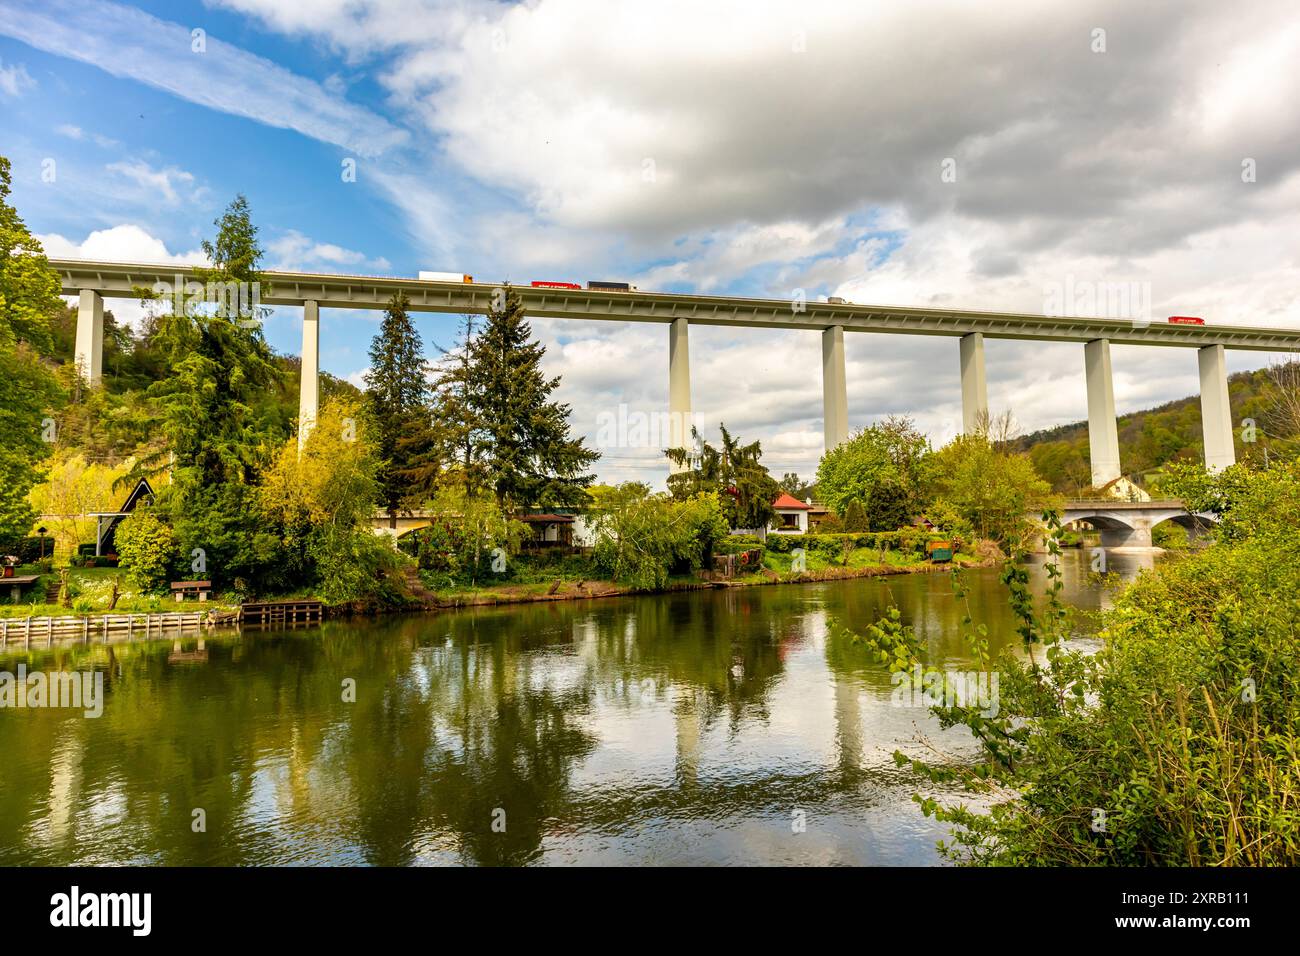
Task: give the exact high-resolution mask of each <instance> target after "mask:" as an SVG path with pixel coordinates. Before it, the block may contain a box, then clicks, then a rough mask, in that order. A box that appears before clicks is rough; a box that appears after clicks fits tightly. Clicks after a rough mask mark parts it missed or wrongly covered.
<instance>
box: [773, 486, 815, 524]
mask: <svg viewBox="0 0 1300 956" xmlns="http://www.w3.org/2000/svg"><path fill="white" fill-rule="evenodd" d="M772 507H773V508H775V509H776V517H775V518H773V519H772V533H773V534H807V533H808V512H810V511H812V510H813V509H812V505H808V504H804V503H803V502H802V501H800V500H799V499H798V498H796V497H795V496H794V495H790V494H786V493H785V492H781V495H780V497H779V498H777V499H776V501H774V502H772Z"/></svg>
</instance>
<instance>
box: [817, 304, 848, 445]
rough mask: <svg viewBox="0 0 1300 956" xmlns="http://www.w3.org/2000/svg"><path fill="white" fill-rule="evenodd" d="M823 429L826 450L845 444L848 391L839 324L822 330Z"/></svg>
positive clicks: (841, 331)
mask: <svg viewBox="0 0 1300 956" xmlns="http://www.w3.org/2000/svg"><path fill="white" fill-rule="evenodd" d="M822 428H823V435H824V437H825V442H826V450H827V451H830V450H831V449H832V448H835V447H836V446H838V445H842V444H843V443H844V442H846V441H848V438H849V390H848V379H847V377H846V375H845V373H844V327H843V326H840V325H832V326H831V327H830V328H827V329H822Z"/></svg>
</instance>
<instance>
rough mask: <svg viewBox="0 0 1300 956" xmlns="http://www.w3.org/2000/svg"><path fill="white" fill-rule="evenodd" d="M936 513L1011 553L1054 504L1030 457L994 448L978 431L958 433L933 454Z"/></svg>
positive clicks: (1022, 543) (1034, 529) (1033, 531)
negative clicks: (945, 514) (952, 518)
mask: <svg viewBox="0 0 1300 956" xmlns="http://www.w3.org/2000/svg"><path fill="white" fill-rule="evenodd" d="M933 463H934V471H935V476H936V477H935V492H936V498H937V509H936V510H937V511H940V512H943V511H946V512H948V513H951V514H954V515H956V516H958V518H959V519H960V520H961V521H962V522H964V523H965V524H966V526H968V527H969V528H970V530H971V531H972V532H973V533H974V534H975V535H976V536H978V537H980V538H988V539H991V540H993V541H996V542H998V543H999V544H1000V545H1001V546H1002V547H1004V548H1007V549H1009V550H1011V551H1018V550H1021V549H1022V548H1023V546H1024V545H1025V543H1026V542H1027V541H1028V540H1029V537H1030V536H1031V535H1034V534H1036V533H1037V526H1036V525H1035V523H1034V521H1033V520H1032V518H1033V516H1035V515H1037V514H1038V513H1040V512H1042V511H1043V510H1044V509H1045V508H1048V507H1050V506H1052V505H1053V504H1054V503H1055V502H1054V499H1053V497H1052V494H1051V487H1050V486H1049V485H1048V483H1047V482H1046V481H1044V480H1043V479H1042V478H1040V477H1039V476H1038V472H1036V471H1035V470H1034V463H1033V462H1032V461H1031V460H1030V458H1029V456H1028V455H1025V454H1023V453H1020V452H1015V451H1011V450H1009V449H1003V448H998V447H995V446H994V444H993V443H992V442H990V441H989V440H988V438H987V437H986V436H985V435H983V434H980V433H975V434H972V435H959V436H957V437H956V438H955V439H953V440H952V441H951V442H949V443H948V444H947V445H945V446H944V447H943V448H941V449H940V450H939V451H938V452H936V453H935V454H934V456H933Z"/></svg>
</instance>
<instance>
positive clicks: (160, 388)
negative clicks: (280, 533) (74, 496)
mask: <svg viewBox="0 0 1300 956" xmlns="http://www.w3.org/2000/svg"><path fill="white" fill-rule="evenodd" d="M216 225H217V226H218V227H219V231H218V235H217V238H216V240H215V241H214V242H208V241H207V240H205V241H204V243H203V249H204V252H206V253H207V255H208V256H209V258H210V259H211V261H212V267H211V268H210V269H204V270H199V281H200V282H203V283H205V284H208V283H211V287H212V288H220V287H224V286H226V284H227V283H236V284H239V283H243V284H245V285H244V286H243V287H244V288H250V289H251V288H252V287H254V286H253V284H254V283H260V282H261V279H260V277H259V274H258V272H257V265H258V262H259V260H260V258H261V254H262V250H261V247H260V246H259V245H258V243H257V228H256V227H255V226H254V225H253V224H252V222H251V219H250V214H249V209H248V201H247V200H246V199H244V197H243V196H238V197H236V198H235V200H234V201H233V202H232V203H231V204H230V206H229V207H228V208H227V210H226V212H225V214H224V215H223V216H222V217H221V218H220V219H219V220H217V222H216ZM250 297H251V293H250ZM258 318H259V316H257V315H255V314H249V313H247V312H244V311H243V310H241V309H240V308H239V306H238V305H236V304H235V303H234V302H233V301H232V300H231V299H229V298H225V297H222V299H221V300H220V301H218V302H215V303H189V302H186V303H185V304H184V306H183V308H182V309H181V311H180V312H175V311H173V312H170V313H168V314H165V315H162V316H160V317H159V318H158V322H157V329H158V331H157V333H156V342H157V344H158V347H159V348H161V349H162V351H163V353H164V354H165V355H166V359H167V373H166V375H165V377H164V378H163V379H162V380H161V381H159V382H157V383H155V384H154V385H153V386H151V387H150V389H149V393H150V395H152V396H154V397H155V398H156V399H157V400H158V402H159V407H160V413H161V430H162V432H163V434H164V435H165V436H166V438H167V451H166V453H163V452H159V453H158V454H155V455H153V456H151V457H150V458H149V459H147V460H145V461H143V462H142V468H143V469H147V470H152V471H154V472H157V471H159V470H161V469H162V468H164V467H171V468H172V469H173V480H174V481H175V483H176V484H177V485H178V486H179V488H180V489H181V490H182V492H184V491H185V490H186V489H188V488H213V487H216V486H220V485H224V484H227V483H244V484H254V483H255V482H256V478H257V474H258V471H259V469H260V467H261V466H262V465H263V464H264V463H265V460H266V459H267V457H269V454H270V451H271V449H272V448H273V447H275V446H276V445H278V444H279V439H280V438H282V437H283V436H280V435H275V434H274V433H272V432H270V431H269V430H268V429H267V428H266V427H265V424H266V423H265V422H263V421H261V420H259V418H258V416H257V415H256V413H255V407H256V406H257V404H258V403H259V401H260V400H261V398H262V393H264V392H265V391H266V390H269V389H270V388H272V387H273V386H274V385H275V384H276V381H277V378H278V370H277V367H276V365H275V363H274V362H273V360H272V356H271V351H270V349H269V347H268V346H267V344H266V340H265V339H264V338H263V336H262V330H261V325H260V322H259V321H258ZM169 456H171V457H169Z"/></svg>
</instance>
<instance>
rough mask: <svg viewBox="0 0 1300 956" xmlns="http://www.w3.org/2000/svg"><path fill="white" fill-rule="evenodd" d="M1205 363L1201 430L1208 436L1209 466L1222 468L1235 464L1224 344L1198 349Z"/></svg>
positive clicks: (1202, 382) (1213, 468)
mask: <svg viewBox="0 0 1300 956" xmlns="http://www.w3.org/2000/svg"><path fill="white" fill-rule="evenodd" d="M1196 357H1197V359H1198V361H1199V363H1200V366H1201V430H1202V432H1203V434H1204V436H1205V467H1206V468H1207V469H1209V470H1210V471H1219V470H1220V469H1223V468H1227V467H1228V466H1229V465H1232V464H1235V463H1236V461H1237V455H1236V452H1235V451H1234V450H1233V447H1232V407H1231V405H1230V404H1229V402H1228V366H1227V362H1226V360H1225V358H1224V355H1223V346H1222V345H1207V346H1205V347H1204V348H1201V349H1198V350H1197V356H1196Z"/></svg>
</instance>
